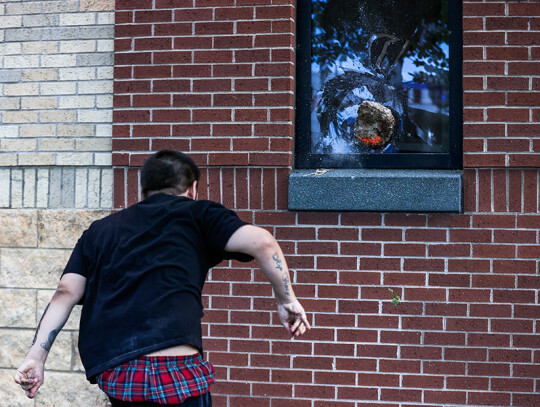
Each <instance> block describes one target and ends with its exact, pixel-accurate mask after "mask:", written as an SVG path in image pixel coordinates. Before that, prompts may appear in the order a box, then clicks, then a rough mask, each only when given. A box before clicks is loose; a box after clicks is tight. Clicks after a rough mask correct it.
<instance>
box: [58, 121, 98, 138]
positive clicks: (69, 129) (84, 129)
mask: <svg viewBox="0 0 540 407" xmlns="http://www.w3.org/2000/svg"><path fill="white" fill-rule="evenodd" d="M93 135H94V126H93V125H91V124H59V125H58V137H92V136H93Z"/></svg>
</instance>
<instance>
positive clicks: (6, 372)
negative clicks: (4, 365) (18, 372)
mask: <svg viewBox="0 0 540 407" xmlns="http://www.w3.org/2000/svg"><path fill="white" fill-rule="evenodd" d="M14 374H15V371H14V370H13V369H0V400H9V407H34V400H30V399H29V398H27V397H26V396H25V395H24V391H22V390H21V387H20V386H18V385H17V384H16V383H15V382H14V381H13V375H14Z"/></svg>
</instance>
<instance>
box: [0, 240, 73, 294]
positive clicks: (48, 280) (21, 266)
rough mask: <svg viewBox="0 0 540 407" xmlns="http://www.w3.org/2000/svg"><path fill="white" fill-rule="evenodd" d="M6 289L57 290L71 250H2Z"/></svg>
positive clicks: (2, 278)
mask: <svg viewBox="0 0 540 407" xmlns="http://www.w3.org/2000/svg"><path fill="white" fill-rule="evenodd" d="M0 254H1V256H2V263H1V264H0V282H1V284H0V285H1V286H4V287H19V288H46V289H56V287H57V285H58V281H59V280H60V276H61V275H62V271H64V268H65V266H66V264H67V261H68V260H69V256H70V255H71V249H62V250H59V249H35V248H34V249H0Z"/></svg>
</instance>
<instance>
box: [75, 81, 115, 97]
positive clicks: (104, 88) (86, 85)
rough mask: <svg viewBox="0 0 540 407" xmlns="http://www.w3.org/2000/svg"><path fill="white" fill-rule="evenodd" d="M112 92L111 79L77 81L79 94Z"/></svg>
mask: <svg viewBox="0 0 540 407" xmlns="http://www.w3.org/2000/svg"><path fill="white" fill-rule="evenodd" d="M109 93H113V83H112V81H87V82H80V83H79V94H92V95H99V94H109Z"/></svg>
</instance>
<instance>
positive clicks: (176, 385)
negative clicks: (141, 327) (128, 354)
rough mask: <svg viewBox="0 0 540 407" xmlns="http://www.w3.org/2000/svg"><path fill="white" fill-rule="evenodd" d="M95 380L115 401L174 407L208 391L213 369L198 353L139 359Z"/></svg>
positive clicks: (107, 371)
mask: <svg viewBox="0 0 540 407" xmlns="http://www.w3.org/2000/svg"><path fill="white" fill-rule="evenodd" d="M96 381H97V383H98V385H99V387H100V388H101V390H103V391H104V392H105V393H106V394H107V395H109V396H110V397H113V398H115V399H117V400H123V401H150V402H153V403H158V404H175V403H176V404H178V403H182V402H183V401H184V400H185V399H187V398H189V397H196V396H200V395H201V394H204V393H206V392H208V391H209V390H210V385H211V384H212V383H214V367H213V366H212V365H211V364H210V363H208V362H207V361H205V360H203V358H202V356H201V355H200V354H196V355H192V356H142V357H140V358H137V359H134V360H131V361H129V362H126V363H122V364H121V365H118V366H116V367H114V368H112V369H109V370H105V371H104V372H102V373H100V374H99V375H98V376H97V377H96Z"/></svg>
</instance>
